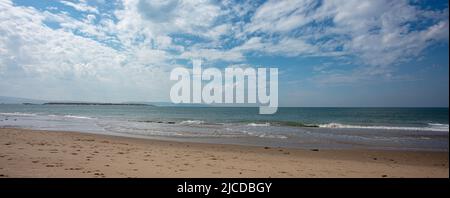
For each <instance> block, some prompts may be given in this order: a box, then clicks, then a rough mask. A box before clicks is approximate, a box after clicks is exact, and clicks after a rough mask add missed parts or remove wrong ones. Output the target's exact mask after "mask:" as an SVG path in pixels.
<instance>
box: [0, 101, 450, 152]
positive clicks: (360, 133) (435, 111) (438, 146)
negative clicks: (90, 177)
mask: <svg viewBox="0 0 450 198" xmlns="http://www.w3.org/2000/svg"><path fill="white" fill-rule="evenodd" d="M258 111H259V110H258V108H254V107H174V106H165V107H162V106H151V105H145V106H144V105H25V104H0V128H24V129H35V130H57V131H77V132H85V133H95V134H106V135H116V136H126V137H135V138H147V139H158V140H171V141H182V142H202V143H214V144H237V145H251V146H268V147H289V148H303V149H355V148H358V149H383V150H419V151H421V150H423V151H448V150H449V125H448V123H449V117H448V113H449V112H448V108H327V107H320V108H319V107H310V108H309V107H281V108H279V109H278V112H277V113H276V114H272V115H260V114H258Z"/></svg>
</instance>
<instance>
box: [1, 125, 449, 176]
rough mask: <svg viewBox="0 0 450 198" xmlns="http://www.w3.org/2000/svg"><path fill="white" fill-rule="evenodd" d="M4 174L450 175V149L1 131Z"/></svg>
mask: <svg viewBox="0 0 450 198" xmlns="http://www.w3.org/2000/svg"><path fill="white" fill-rule="evenodd" d="M0 177H1V178H4V177H445V178H448V177H449V167H448V152H422V151H421V152H417V151H375V150H318V151H317V150H305V149H286V148H268V147H252V146H236V145H218V144H203V143H180V142H171V141H159V140H146V139H136V138H125V137H115V136H105V135H93V134H85V133H78V132H50V131H35V130H24V129H0Z"/></svg>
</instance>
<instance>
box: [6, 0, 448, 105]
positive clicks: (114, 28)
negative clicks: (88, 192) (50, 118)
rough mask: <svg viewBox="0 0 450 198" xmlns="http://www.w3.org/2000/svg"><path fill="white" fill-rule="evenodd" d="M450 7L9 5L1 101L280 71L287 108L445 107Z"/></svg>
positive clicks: (156, 90) (147, 92)
mask: <svg viewBox="0 0 450 198" xmlns="http://www.w3.org/2000/svg"><path fill="white" fill-rule="evenodd" d="M448 24H449V22H448V1H446V0H428V1H420V0H410V1H406V0H405V1H404V0H396V1H390V0H376V1H374V0H329V1H317V0H314V1H312V0H299V1H295V0H292V1H232V0H226V1H206V0H189V1H184V0H169V1H159V0H153V1H150V0H123V1H106V0H92V1H88V0H85V1H84V0H74V1H68V0H67V1H65V0H62V1H56V0H53V1H50V0H42V1H26V0H17V1H10V0H0V35H1V37H0V79H1V81H0V95H3V96H15V97H27V98H35V99H47V100H77V101H109V102H120V101H169V91H170V87H171V85H172V84H173V83H174V82H173V81H170V80H169V74H170V71H171V69H172V68H174V67H179V66H181V67H188V68H191V60H192V59H193V58H201V59H203V63H204V67H212V66H214V67H220V68H224V67H228V66H242V67H248V66H252V67H277V68H279V73H280V76H279V101H280V105H281V106H446V107H448V104H449V102H448V101H449V98H448V97H449V92H448V90H449V71H448V69H449V58H448V53H449V51H448V49H449V47H448V35H449V31H448V29H449V27H448Z"/></svg>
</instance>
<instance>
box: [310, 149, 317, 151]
mask: <svg viewBox="0 0 450 198" xmlns="http://www.w3.org/2000/svg"><path fill="white" fill-rule="evenodd" d="M311 151H319V149H311Z"/></svg>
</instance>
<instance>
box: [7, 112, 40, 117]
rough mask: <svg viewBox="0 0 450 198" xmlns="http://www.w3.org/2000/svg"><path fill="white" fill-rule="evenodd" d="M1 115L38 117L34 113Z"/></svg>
mask: <svg viewBox="0 0 450 198" xmlns="http://www.w3.org/2000/svg"><path fill="white" fill-rule="evenodd" d="M0 115H4V116H36V114H34V113H21V112H14V113H0Z"/></svg>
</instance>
